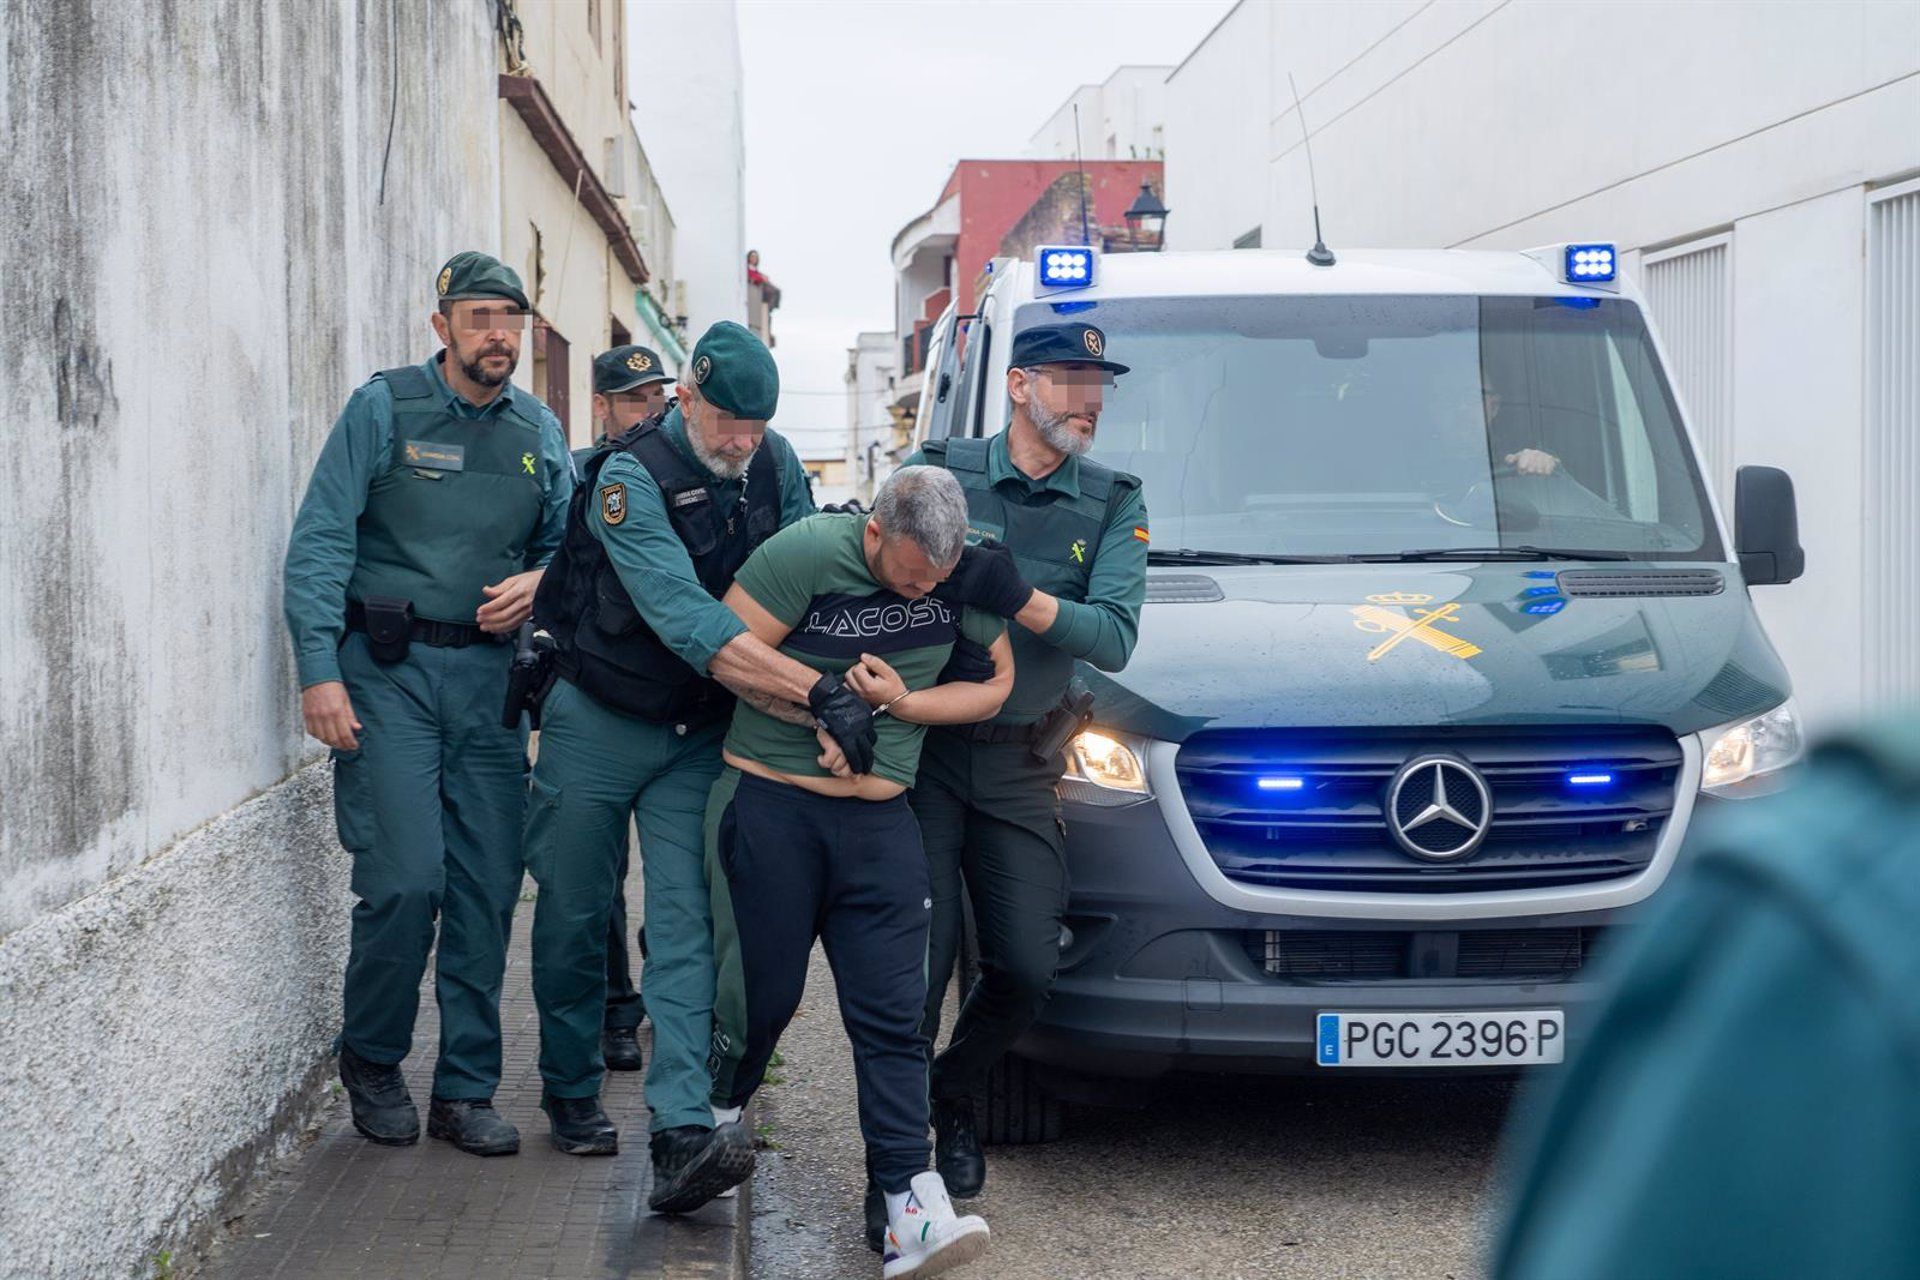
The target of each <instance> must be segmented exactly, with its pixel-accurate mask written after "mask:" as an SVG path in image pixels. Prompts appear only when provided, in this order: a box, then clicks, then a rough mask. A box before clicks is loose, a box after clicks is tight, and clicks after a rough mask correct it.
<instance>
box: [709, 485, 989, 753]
mask: <svg viewBox="0 0 1920 1280" xmlns="http://www.w3.org/2000/svg"><path fill="white" fill-rule="evenodd" d="M866 528H867V518H866V517H865V516H861V515H817V516H809V517H808V518H807V519H805V520H801V521H799V522H798V523H796V524H791V525H788V526H787V527H786V528H784V529H782V530H781V531H780V532H779V533H776V534H774V535H773V537H771V538H768V539H767V540H766V541H765V542H763V543H761V544H760V547H759V549H758V550H756V551H755V552H754V553H753V554H752V555H751V556H749V557H748V558H747V562H746V563H745V564H743V565H741V566H740V572H739V573H738V574H736V575H735V576H734V582H735V583H736V584H737V585H738V586H739V587H740V589H741V590H742V591H745V592H746V593H747V594H748V595H750V596H752V597H753V598H754V600H755V602H757V603H758V604H759V605H760V607H761V608H763V609H765V610H766V611H767V612H768V613H770V614H772V615H773V616H774V617H776V618H778V619H779V620H780V621H782V622H784V623H786V624H787V625H788V626H790V627H792V628H793V630H792V631H791V632H790V633H789V634H788V635H787V638H786V640H785V641H783V642H782V643H781V645H780V652H782V653H784V654H786V655H787V656H788V657H789V658H793V659H795V660H796V661H799V662H803V663H805V664H806V665H807V666H809V667H812V668H813V669H814V670H815V671H827V672H831V673H833V674H834V675H839V674H840V673H841V672H843V671H845V670H846V669H847V668H848V667H851V666H852V665H853V664H854V663H856V662H858V661H859V660H860V655H861V654H862V653H871V654H874V655H875V656H877V657H881V658H884V659H886V661H887V662H888V663H889V664H890V665H891V666H892V667H893V669H894V670H895V671H897V672H899V673H900V679H901V680H902V681H904V682H905V684H906V686H907V688H909V689H926V688H929V687H931V686H932V685H933V684H934V683H935V681H936V680H937V679H938V678H939V675H940V669H941V668H942V667H944V666H946V665H947V658H948V656H949V655H950V654H951V653H952V652H953V641H954V637H955V634H956V632H957V633H958V634H960V635H964V636H966V637H967V638H968V639H969V640H973V641H976V642H977V643H979V644H983V645H989V646H990V645H992V644H993V642H994V641H995V640H997V639H998V638H999V637H1000V635H1001V634H1002V633H1003V632H1004V631H1005V630H1006V629H1007V625H1006V623H1005V622H1003V621H1001V620H1000V619H999V618H997V617H995V616H994V615H992V614H990V613H982V612H981V611H980V610H978V609H971V608H967V609H962V610H961V611H960V613H959V616H958V617H957V618H956V617H955V615H954V612H953V610H952V608H951V607H950V606H948V605H947V604H946V603H945V602H943V601H940V600H935V599H933V598H932V597H930V596H929V597H925V598H922V599H919V600H908V599H907V598H905V597H904V596H900V595H896V594H894V593H893V592H891V591H889V590H887V589H886V588H885V587H883V586H881V585H880V584H879V583H878V582H875V581H874V579H873V575H872V574H871V573H869V572H868V571H867V557H866V552H865V549H864V547H863V544H862V539H863V537H864V536H865V533H866ZM873 727H874V732H875V734H876V735H877V741H876V743H875V746H874V753H873V772H874V774H875V776H877V777H882V778H888V779H891V780H892V781H894V782H898V783H899V784H901V785H902V786H907V787H910V786H912V785H913V777H914V772H915V770H916V769H918V768H919V765H920V742H921V740H922V739H923V738H924V737H925V736H926V727H925V726H924V725H917V724H908V723H907V722H906V721H904V720H898V719H895V718H894V717H893V716H881V717H880V718H879V719H877V720H875V721H874V726H873ZM726 749H727V750H728V751H730V752H732V753H733V754H734V755H736V756H740V757H743V758H744V759H747V760H754V761H757V762H759V763H760V764H763V765H766V766H767V767H768V768H769V769H773V770H775V771H777V772H779V773H786V774H793V775H795V776H797V777H813V778H823V777H827V776H828V774H827V771H826V770H825V769H822V768H821V767H820V765H819V757H820V742H819V739H818V738H816V737H815V736H814V731H813V729H812V728H810V727H808V726H805V725H795V724H788V723H786V722H785V721H784V720H779V719H776V718H775V717H773V716H770V715H768V714H767V713H766V712H764V711H761V710H759V709H758V708H756V707H750V706H748V705H747V704H746V703H745V702H741V703H739V704H738V705H737V706H736V707H735V708H734V712H733V724H732V726H731V727H730V728H729V729H728V731H727V744H726Z"/></svg>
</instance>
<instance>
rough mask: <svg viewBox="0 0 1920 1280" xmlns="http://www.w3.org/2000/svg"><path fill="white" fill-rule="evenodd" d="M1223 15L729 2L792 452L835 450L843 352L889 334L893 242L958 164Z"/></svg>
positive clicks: (1029, 3) (986, 153)
mask: <svg viewBox="0 0 1920 1280" xmlns="http://www.w3.org/2000/svg"><path fill="white" fill-rule="evenodd" d="M1231 7H1232V2H1231V0H1101V2H1097V3H1096V2H1093V0H962V2H960V3H953V2H950V0H843V2H840V3H823V2H820V0H813V2H807V3H803V2H801V0H739V15H740V43H741V57H742V60H743V62H744V65H745V110H746V134H747V243H748V245H749V246H750V247H752V248H757V249H759V250H760V265H761V267H762V269H763V270H765V271H766V273H767V274H768V275H769V276H770V277H772V279H773V281H774V283H776V284H778V285H779V286H780V288H781V291H782V293H783V295H784V296H783V298H782V300H781V305H780V310H779V311H777V312H775V313H774V318H773V331H774V335H775V337H776V338H777V339H778V346H777V347H776V349H775V352H774V354H775V355H776V356H778V357H779V361H780V380H781V388H780V412H779V416H778V417H777V418H776V419H775V424H774V425H775V426H776V427H778V428H779V429H780V430H781V431H782V432H783V433H784V434H786V435H787V436H788V438H789V439H791V440H793V442H794V444H795V445H796V446H798V447H799V448H800V449H801V451H802V452H815V451H819V450H821V447H822V446H823V445H824V446H828V447H832V448H837V447H838V446H839V444H840V442H841V440H842V439H844V432H845V430H846V421H847V405H846V389H845V384H844V382H843V377H844V374H845V372H846V366H847V348H848V347H850V346H852V345H853V340H854V335H855V334H856V333H858V332H859V331H860V330H862V329H887V330H891V329H892V328H893V301H892V298H893V294H892V289H893V267H892V263H891V261H890V258H889V249H890V246H891V244H892V243H893V237H894V234H895V233H896V232H898V231H899V230H900V228H901V227H903V226H905V225H906V224H907V222H908V221H910V220H911V219H913V218H915V217H917V216H918V215H920V214H921V213H924V212H925V211H926V210H927V209H928V208H929V207H930V206H931V205H932V204H933V201H934V198H935V197H936V196H938V195H939V194H940V188H941V185H942V184H943V183H944V182H945V181H946V178H947V174H948V173H949V172H950V171H951V170H952V168H953V164H954V161H956V160H958V159H960V158H961V157H963V156H964V157H967V158H969V159H979V158H1000V157H1018V156H1023V155H1025V154H1026V146H1027V141H1028V139H1029V138H1030V137H1031V136H1032V134H1033V132H1034V131H1035V130H1036V129H1038V128H1039V127H1040V125H1041V124H1042V123H1044V122H1045V120H1046V119H1047V117H1048V116H1050V115H1051V114H1053V111H1054V109H1055V108H1056V107H1058V106H1059V105H1060V104H1061V103H1063V102H1065V101H1066V98H1067V95H1068V94H1069V93H1071V92H1072V91H1073V90H1074V89H1075V88H1076V87H1078V86H1079V85H1082V84H1095V83H1098V82H1100V81H1102V80H1105V79H1106V78H1107V76H1108V75H1109V74H1110V73H1111V72H1112V71H1113V69H1114V68H1115V67H1117V66H1120V65H1122V64H1125V63H1136V64H1156V63H1164V64H1166V65H1169V66H1171V65H1174V64H1177V63H1178V62H1179V61H1180V60H1181V59H1182V58H1184V57H1186V55H1187V53H1188V52H1189V51H1190V50H1192V48H1193V47H1194V45H1195V44H1197V43H1199V41H1200V39H1201V37H1202V36H1204V35H1206V33H1207V32H1208V31H1209V30H1211V29H1212V27H1213V25H1214V23H1216V22H1217V21H1219V19H1220V17H1221V16H1222V15H1223V14H1225V13H1226V11H1227V10H1228V9H1230V8H1231ZM1087 124H1088V126H1089V132H1088V133H1087V136H1089V137H1091V136H1093V135H1092V132H1091V127H1092V122H1087Z"/></svg>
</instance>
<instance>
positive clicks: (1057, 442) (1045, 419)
mask: <svg viewBox="0 0 1920 1280" xmlns="http://www.w3.org/2000/svg"><path fill="white" fill-rule="evenodd" d="M1027 416H1028V417H1029V418H1032V419H1033V426H1034V430H1036V431H1038V432H1039V433H1040V438H1041V439H1042V440H1045V441H1046V442H1047V444H1048V445H1049V446H1050V447H1051V448H1054V449H1058V450H1059V451H1060V452H1061V453H1064V454H1066V455H1067V456H1068V457H1070V458H1076V457H1079V456H1080V455H1081V454H1083V453H1085V452H1086V451H1087V450H1089V449H1091V448H1093V436H1092V435H1091V434H1088V435H1084V436H1083V435H1081V434H1080V433H1079V431H1077V430H1075V429H1074V428H1073V427H1072V426H1071V425H1069V424H1068V422H1067V419H1068V418H1069V417H1070V416H1071V415H1069V414H1065V413H1055V412H1053V410H1051V409H1049V408H1047V406H1045V405H1044V404H1041V403H1040V401H1039V399H1038V398H1037V397H1036V398H1035V399H1034V400H1032V401H1030V402H1029V403H1028V405H1027Z"/></svg>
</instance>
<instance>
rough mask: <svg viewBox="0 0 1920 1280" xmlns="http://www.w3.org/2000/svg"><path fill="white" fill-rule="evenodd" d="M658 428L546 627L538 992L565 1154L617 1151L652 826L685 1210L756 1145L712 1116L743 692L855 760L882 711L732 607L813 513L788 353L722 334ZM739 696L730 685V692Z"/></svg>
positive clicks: (600, 484) (743, 334) (556, 1129)
mask: <svg viewBox="0 0 1920 1280" xmlns="http://www.w3.org/2000/svg"><path fill="white" fill-rule="evenodd" d="M688 368H689V372H690V374H691V377H690V378H688V379H684V380H682V381H681V382H680V384H679V399H678V401H677V402H676V403H675V404H674V406H673V407H672V408H670V409H669V410H668V411H667V413H666V415H665V417H663V418H661V419H660V421H659V423H658V424H657V425H656V426H653V427H651V428H646V429H642V430H637V431H632V432H629V433H628V434H627V435H625V436H623V437H621V439H620V442H619V445H618V447H617V448H612V449H608V450H605V451H602V452H600V453H598V454H596V455H595V456H593V457H592V458H589V459H588V461H587V467H586V473H585V475H583V476H582V477H581V480H580V486H581V487H580V489H579V491H578V493H577V494H576V498H575V501H574V504H573V507H572V510H571V511H570V512H569V515H568V519H567V528H566V537H565V540H564V544H563V546H562V549H561V551H560V553H559V555H558V556H557V557H556V560H555V563H554V566H553V570H552V572H551V573H550V574H549V576H548V578H547V579H546V581H545V582H544V583H543V584H542V590H541V593H540V598H539V600H538V602H537V606H536V612H537V615H538V619H539V622H540V623H541V625H543V626H545V627H546V629H547V630H548V631H549V632H550V633H551V634H552V635H553V636H554V638H555V640H556V641H557V642H558V645H559V647H558V649H557V651H556V654H555V667H556V669H557V670H558V672H559V673H560V679H559V680H558V682H557V683H556V684H555V685H554V687H553V689H552V691H551V692H550V693H549V694H548V695H547V699H546V702H545V705H544V707H543V708H542V714H541V733H540V759H539V762H538V764H537V766H536V767H535V770H534V775H533V795H532V801H531V809H530V811H529V813H528V816H527V864H528V867H529V868H530V869H531V871H532V872H533V875H534V878H535V879H536V880H538V881H539V883H540V896H539V899H538V901H537V903H536V905H535V909H534V922H533V989H534V996H535V998H536V1000H537V1001H538V1003H539V1007H540V1071H541V1076H542V1078H543V1079H544V1081H545V1084H546V1089H545V1095H544V1099H543V1102H542V1105H543V1106H544V1107H545V1108H546V1110H547V1114H548V1117H549V1119H550V1121H551V1123H552V1130H553V1141H554V1143H555V1145H556V1146H558V1147H559V1148H560V1149H561V1150H563V1151H568V1152H573V1153H577V1154H583V1155H585V1154H608V1153H611V1152H613V1151H614V1150H616V1148H617V1146H618V1136H617V1133H616V1131H615V1129H614V1126H613V1124H612V1123H611V1122H610V1121H609V1120H608V1119H607V1116H606V1113H605V1112H604V1111H603V1110H602V1109H601V1107H600V1102H599V1093H600V1085H601V1079H602V1071H603V1063H602V1060H601V1055H600V1030H601V1026H602V1016H603V1008H604V1005H605V1001H606V955H605V942H606V933H607V919H608V915H609V913H610V910H611V904H612V900H613V895H614V892H615V888H616V885H617V881H618V876H619V866H620V856H621V852H622V851H623V850H624V849H625V848H626V844H627V821H628V817H629V815H633V814H637V815H638V819H639V826H640V856H641V868H642V874H643V876H644V878H645V884H646V901H647V954H646V960H645V964H644V966H643V969H642V972H643V977H644V982H643V985H644V988H645V991H646V1000H647V1015H648V1016H649V1017H650V1018H651V1019H652V1020H653V1028H654V1036H653V1061H652V1063H651V1064H650V1066H649V1067H648V1070H647V1087H646V1094H647V1102H648V1105H649V1106H650V1107H651V1108H652V1110H653V1120H652V1131H653V1140H652V1154H653V1164H654V1180H653V1189H652V1192H651V1193H650V1196H649V1203H650V1204H651V1205H652V1207H653V1208H654V1209H656V1210H659V1211H662V1212H680V1211H682V1210H684V1209H686V1208H691V1207H694V1206H695V1205H698V1204H700V1203H703V1202H704V1201H706V1200H707V1199H710V1198H712V1196H713V1195H715V1194H718V1192H720V1191H722V1190H725V1189H726V1187H728V1186H731V1185H733V1184H734V1183H736V1182H738V1181H739V1180H740V1179H742V1178H744V1177H745V1176H746V1175H747V1174H748V1173H749V1172H751V1170H752V1167H753V1143H752V1138H751V1136H750V1135H748V1134H746V1133H745V1132H743V1131H742V1129H741V1126H740V1124H739V1123H738V1121H737V1118H731V1117H730V1118H728V1119H727V1121H726V1122H725V1123H720V1124H717V1125H716V1118H715V1116H714V1113H713V1109H712V1107H711V1105H710V1104H709V1101H708V1094H709V1076H708V1070H707V1054H708V1048H709V1044H710V1042H711V1039H712V1029H713V990H714V985H713V983H714V975H713V939H712V923H711V919H710V916H709V905H708V896H707V881H706V871H705V865H704V858H703V853H702V845H701V829H700V824H701V814H702V812H703V810H704V807H705V804H706V799H707V793H708V791H709V790H710V789H711V788H712V786H713V782H714V779H715V778H716V777H718V776H719V773H720V739H721V736H722V734H723V732H724V731H725V727H726V718H727V715H728V713H729V712H730V711H731V710H732V706H733V697H732V694H731V693H730V692H729V690H730V689H752V690H759V691H762V692H765V693H767V694H771V695H777V696H779V697H781V698H784V699H786V700H788V701H793V702H797V703H799V704H801V705H803V706H810V707H811V710H812V713H813V714H814V715H816V716H817V717H819V718H820V719H821V720H822V721H823V722H824V723H827V724H830V725H832V726H834V727H835V730H836V732H837V733H838V734H839V735H840V736H841V737H842V738H843V739H844V740H845V742H846V744H847V748H848V750H849V752H850V753H851V754H854V755H858V756H862V757H863V758H864V757H868V756H870V755H871V752H872V742H873V733H874V731H873V726H872V722H871V721H872V717H871V715H870V713H869V711H868V708H867V705H866V703H865V702H863V701H862V700H861V699H860V698H859V696H858V695H857V694H855V693H854V692H853V691H852V690H849V689H846V688H844V687H842V686H841V685H840V684H839V682H838V681H837V680H827V679H823V678H822V677H821V676H820V674H819V673H818V672H816V671H813V670H811V669H809V668H807V667H805V666H802V665H801V664H800V663H798V662H795V661H793V660H792V659H791V658H788V657H785V656H784V655H782V654H780V653H778V652H776V651H775V650H774V649H772V648H771V647H769V646H767V645H765V644H763V643H761V642H760V641H758V640H756V639H755V638H754V637H753V636H752V635H751V634H749V633H748V631H747V628H746V626H745V624H743V623H742V622H741V621H740V620H739V619H738V618H737V617H735V616H734V614H733V612H732V611H731V610H729V609H728V608H727V607H726V606H725V605H723V604H721V603H720V599H719V597H720V596H722V595H724V594H725V592H726V589H727V587H728V586H729V585H731V583H732V581H733V575H734V572H735V571H736V570H738V569H739V567H740V565H741V564H742V563H743V562H745V560H746V558H747V556H748V554H749V553H750V552H751V551H752V550H753V548H755V547H756V546H758V545H759V544H760V543H762V542H764V541H766V540H767V539H768V538H769V537H771V536H773V534H774V533H775V532H776V531H777V530H778V529H779V528H780V527H781V526H782V525H785V524H790V523H792V522H793V521H794V520H797V519H799V518H800V517H802V516H804V515H807V514H809V513H810V512H811V511H812V509H813V502H812V499H811V497H810V496H809V493H808V488H807V481H806V475H805V472H804V471H803V470H802V469H801V467H800V464H799V461H798V459H797V458H796V457H795V455H794V452H793V449H792V447H791V446H790V445H788V444H787V442H786V441H785V440H783V439H782V438H781V437H780V436H779V435H778V434H777V433H775V432H770V431H768V430H767V429H766V421H767V419H769V418H771V417H772V416H773V413H774V409H775V406H776V403H777V401H778V396H779V374H778V371H777V370H776V369H775V367H774V363H773V357H772V355H771V354H770V353H769V352H768V351H767V349H766V347H765V346H764V345H762V344H761V342H760V340H759V339H758V338H756V337H754V336H753V334H752V333H750V332H749V331H748V330H746V329H745V328H742V327H741V326H740V325H737V324H732V323H730V322H722V323H720V324H717V325H715V326H714V327H713V328H711V329H709V330H708V331H707V333H706V334H705V336H703V337H702V338H701V339H700V342H699V344H698V345H697V346H696V347H695V348H694V352H693V358H692V360H691V361H690V363H689V366H688ZM723 682H724V683H723Z"/></svg>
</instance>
